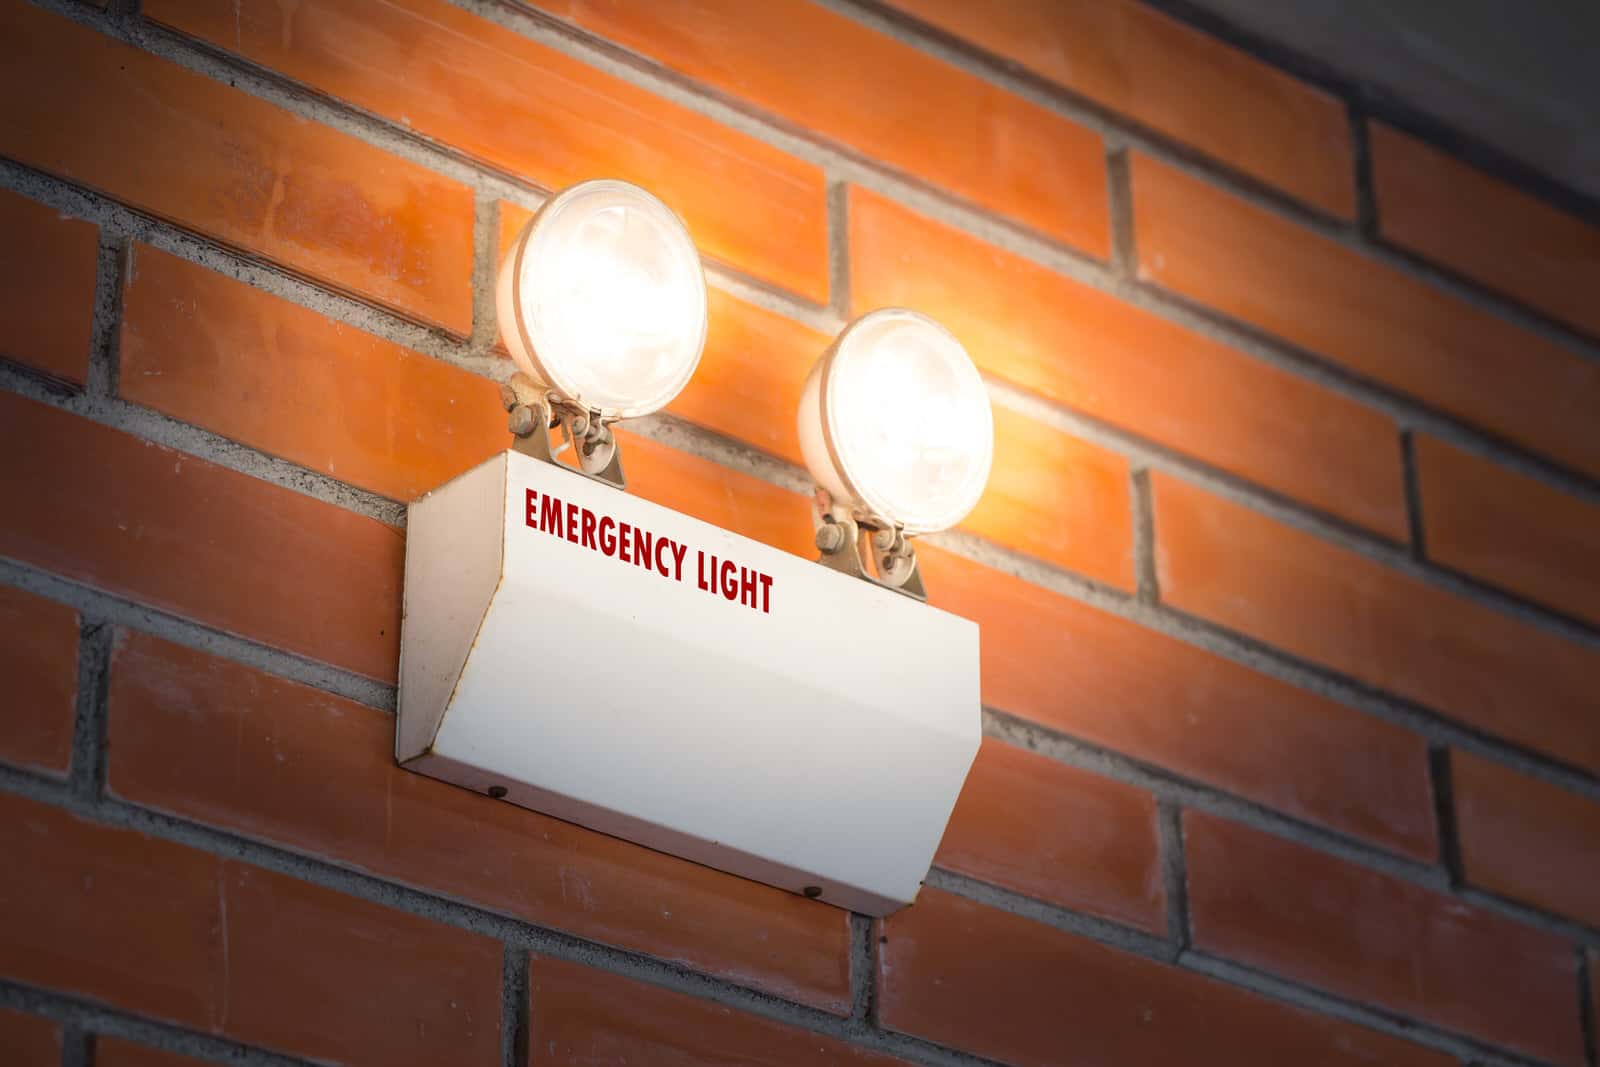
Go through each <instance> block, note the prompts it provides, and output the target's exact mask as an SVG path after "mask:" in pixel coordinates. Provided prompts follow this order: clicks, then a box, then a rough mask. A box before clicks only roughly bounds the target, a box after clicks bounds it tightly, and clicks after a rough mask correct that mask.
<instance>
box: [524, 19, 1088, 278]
mask: <svg viewBox="0 0 1600 1067" xmlns="http://www.w3.org/2000/svg"><path fill="white" fill-rule="evenodd" d="M526 2H530V3H531V4H532V6H535V7H540V8H543V9H545V10H546V11H549V12H550V13H552V14H554V15H557V16H559V17H562V18H565V19H567V20H569V21H571V22H574V23H576V24H578V25H580V26H582V27H583V28H584V29H586V30H590V31H592V32H594V33H596V34H598V35H600V36H602V37H607V38H610V39H611V40H613V41H615V42H617V43H618V44H621V45H623V46H624V47H626V48H630V49H632V50H634V51H635V52H639V53H641V54H643V55H644V56H646V57H647V58H650V59H653V60H655V61H657V62H658V63H661V64H662V65H664V66H666V67H668V68H671V69H672V70H675V71H678V72H679V73H681V74H684V75H687V76H688V77H690V78H692V79H694V80H696V81H699V82H703V83H705V84H706V85H707V86H709V87H710V88H712V89H714V90H717V91H719V92H721V93H725V94H727V95H728V96H731V97H734V98H736V99H739V100H743V101H745V102H748V103H750V104H752V105H754V106H755V107H757V108H760V109H762V110H764V111H768V112H771V113H773V114H775V115H777V116H778V117H780V118H782V119H784V120H786V121H787V122H789V123H792V124H793V125H795V126H798V127H800V128H801V129H802V130H808V131H811V132H813V133H815V134H818V135H820V136H822V137H824V138H827V139H829V140H832V141H836V142H838V143H839V144H841V145H843V146H844V147H845V148H847V149H849V150H851V151H853V152H855V153H860V154H862V155H865V156H868V157H871V158H873V159H877V160H881V161H882V162H884V163H887V164H888V165H889V166H890V167H893V168H895V169H896V170H898V171H901V172H903V173H906V174H909V175H911V176H912V177H914V178H916V179H918V180H920V181H924V182H927V183H930V184H932V185H936V186H939V187H941V188H944V189H948V190H949V191H950V192H952V193H954V194H956V195H957V196H959V197H961V198H962V199H965V200H969V201H971V202H972V203H974V204H976V205H978V206H979V207H982V208H987V209H988V210H990V211H993V212H995V213H997V214H999V215H1003V216H1005V217H1007V218H1009V219H1011V220H1013V221H1015V222H1019V223H1021V224H1022V225H1024V226H1027V227H1029V228H1031V229H1035V230H1039V231H1041V232H1043V233H1045V234H1047V235H1049V236H1051V237H1054V238H1058V239H1059V240H1061V241H1064V242H1066V243H1067V244H1070V245H1075V246H1077V247H1078V248H1081V249H1083V250H1084V251H1086V252H1088V253H1090V254H1091V255H1096V256H1102V257H1103V256H1105V255H1107V254H1108V252H1109V250H1110V227H1109V223H1108V221H1107V208H1106V177H1105V155H1104V152H1105V149H1104V145H1103V144H1102V143H1101V141H1100V138H1099V137H1098V136H1097V135H1095V134H1094V133H1091V132H1090V131H1089V130H1086V129H1084V128H1083V127H1082V126H1079V125H1077V124H1076V123H1073V122H1069V121H1068V120H1066V119H1064V118H1062V117H1060V116H1059V115H1056V114H1054V113H1053V112H1051V111H1050V110H1048V109H1047V108H1044V107H1041V106H1040V105H1038V104H1034V103H1032V102H1030V101H1028V100H1025V99H1023V98H1022V97H1020V96H1015V95H1013V94H1011V93H1008V92H1006V91H1005V90H1003V89H1001V88H999V87H998V86H995V85H993V84H991V83H990V82H987V81H984V80H983V79H981V78H978V77H976V76H974V75H971V74H968V73H966V72H964V71H962V70H960V69H958V68H956V67H954V66H952V65H950V64H948V63H945V62H943V61H942V60H939V59H936V58H934V57H933V56H930V55H927V54H926V53H924V52H922V51H920V50H919V49H917V48H914V47H912V46H911V45H908V44H903V43H901V42H899V41H896V40H894V39H893V38H891V37H888V36H886V35H884V34H881V33H878V32H877V31H875V30H873V29H871V28H869V27H867V26H864V25H863V24H861V23H860V22H857V21H856V20H854V19H852V18H849V17H848V16H845V15H841V14H837V13H835V12H833V11H829V10H828V9H827V8H825V7H822V6H821V5H818V4H813V3H810V2H808V0H766V2H764V3H762V4H759V5H751V4H747V3H743V2H741V0H656V2H654V3H649V4H639V3H627V2H624V0H598V2H596V0H526Z"/></svg>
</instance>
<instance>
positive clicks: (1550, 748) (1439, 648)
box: [1151, 473, 1600, 770]
mask: <svg viewBox="0 0 1600 1067" xmlns="http://www.w3.org/2000/svg"><path fill="white" fill-rule="evenodd" d="M1151 487H1152V490H1153V493H1154V498H1155V533H1156V570H1157V577H1158V580H1159V582H1160V585H1161V597H1162V599H1163V600H1164V601H1165V602H1166V603H1167V604H1169V605H1171V606H1172V607H1175V608H1177V609H1178V610H1180V611H1184V612H1188V613H1190V614H1193V615H1199V616H1201V617H1203V618H1207V619H1210V620H1212V621H1213V622H1217V623H1220V624H1221V625H1223V626H1226V627H1228V628H1229V629H1231V630H1236V631H1238V632H1240V633H1243V634H1245V635H1247V636H1249V637H1253V638H1255V639H1257V640H1259V641H1264V642H1266V643H1267V644H1270V645H1275V646H1277V647H1279V648H1281V649H1283V650H1284V651H1286V652H1289V653H1290V654H1292V655H1295V656H1300V657H1302V658H1304V659H1308V660H1314V661H1316V662H1318V663H1322V664H1325V665H1327V666H1329V667H1332V668H1333V669H1335V670H1337V671H1341V672H1343V673H1345V674H1349V675H1353V676H1354V677H1356V678H1358V679H1360V680H1361V681H1363V682H1367V683H1370V684H1371V685H1374V686H1377V687H1379V688H1381V689H1387V690H1389V691H1390V692H1393V693H1396V694H1398V695H1400V696H1402V697H1405V698H1407V699H1410V700H1414V701H1417V702H1418V703H1421V704H1426V705H1428V706H1429V707H1432V708H1435V709H1437V710H1438V711H1440V712H1442V713H1443V714H1445V715H1448V716H1450V717H1452V718H1454V719H1457V720H1459V721H1461V722H1464V723H1467V724H1468V725H1470V726H1474V727H1476V728H1478V729H1481V730H1485V731H1488V732H1490V733H1494V734H1498V735H1499V736H1501V737H1504V738H1505V739H1507V740H1509V741H1512V742H1515V743H1517V744H1520V745H1525V746H1527V747H1529V748H1532V749H1537V750H1539V751H1541V752H1546V753H1548V754H1550V755H1551V756H1554V757H1555V758H1557V759H1560V760H1563V761H1566V762H1568V763H1572V764H1575V765H1577V766H1581V767H1587V768H1589V769H1591V770H1594V769H1596V768H1600V692H1597V691H1596V690H1595V687H1594V685H1593V679H1594V678H1595V677H1596V673H1597V672H1600V653H1596V652H1595V651H1594V650H1592V649H1588V648H1585V647H1583V646H1582V645H1578V644H1575V643H1573V642H1570V641H1567V640H1565V639H1564V638H1561V637H1558V636H1556V635H1555V634H1553V633H1550V632H1548V631H1545V630H1541V629H1538V628H1536V627H1534V626H1530V625H1528V624H1527V623H1524V622H1521V621H1519V620H1516V619H1513V618H1510V617H1509V616H1506V615H1501V614H1499V613H1498V612H1496V611H1494V610H1492V609H1490V608H1488V607H1485V606H1483V605H1482V604H1479V603H1477V602H1476V601H1473V600H1468V599H1467V598H1465V597H1462V596H1458V595H1456V594H1454V593H1450V592H1446V591H1445V590H1443V589H1440V588H1439V587H1437V586H1435V585H1432V584H1430V583H1428V582H1425V581H1423V580H1421V579H1418V578H1413V577H1410V576H1408V575H1405V574H1401V573H1399V572H1396V571H1392V570H1390V569H1388V568H1386V567H1384V566H1383V565H1381V564H1379V563H1377V562H1375V561H1373V560H1371V559H1368V558H1367V557H1365V556H1362V555H1360V554H1358V553H1356V552H1353V551H1351V550H1349V549H1345V548H1340V547H1337V546H1335V545H1333V544H1330V543H1328V542H1326V541H1323V540H1320V539H1319V538H1317V537H1315V536H1313V535H1312V534H1309V533H1305V532H1303V531H1300V530H1296V529H1293V528H1291V527H1288V526H1285V525H1283V524H1282V523H1280V522H1278V521H1277V520H1275V519H1270V518H1267V517H1266V516H1265V515H1261V514H1259V513H1257V512H1254V511H1251V510H1249V509H1248V508H1245V507H1243V506H1241V505H1239V504H1235V503H1231V502H1229V501H1225V500H1222V499H1220V498H1218V497H1214V496H1211V495H1209V494H1207V493H1205V492H1204V491H1202V490H1200V489H1197V488H1195V487H1194V486H1191V485H1186V484H1185V483H1183V482H1180V481H1178V480H1176V479H1174V478H1171V477H1168V476H1167V475H1165V474H1160V473H1157V474H1155V475H1153V476H1152V477H1151Z"/></svg>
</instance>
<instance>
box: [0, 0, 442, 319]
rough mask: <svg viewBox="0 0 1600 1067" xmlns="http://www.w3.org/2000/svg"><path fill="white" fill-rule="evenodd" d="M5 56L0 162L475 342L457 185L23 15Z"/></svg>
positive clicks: (15, 9)
mask: <svg viewBox="0 0 1600 1067" xmlns="http://www.w3.org/2000/svg"><path fill="white" fill-rule="evenodd" d="M0 42H3V43H0V95H3V96H4V97H5V98H7V99H9V100H13V101H17V102H18V106H15V107H10V108H7V109H5V112H4V113H3V114H0V153H3V154H5V155H6V156H9V157H10V158H12V159H14V160H16V161H17V162H19V163H23V164H25V165H27V166H30V167H36V168H38V169H40V170H44V171H48V172H49V173H51V174H55V175H59V176H60V177H63V178H66V179H67V180H69V181H73V182H77V183H79V184H82V185H87V186H90V187H92V188H94V189H97V190H99V191H101V192H103V193H105V194H106V195H108V196H111V197H113V198H115V199H118V200H122V201H125V202H126V203H128V204H129V205H131V206H133V207H135V208H138V209H139V210H140V211H144V212H148V213H150V214H152V215H158V216H161V217H162V218H165V219H168V220H170V221H172V222H175V223H177V224H178V225H180V226H185V227H188V228H190V229H194V230H198V231H199V232H201V233H204V234H206V235H207V236H210V237H213V238H215V239H216V240H218V241H221V242H223V243H225V244H229V245H235V246H238V247H240V248H243V249H247V250H248V251H251V252H255V253H259V254H261V255H264V256H267V257H269V258H272V259H276V260H278V261H279V262H281V263H283V264H284V265H285V266H288V267H290V268H292V269H293V270H296V271H299V272H302V273H304V274H308V275H310V276H312V277H313V278H318V279H321V280H322V281H325V282H328V283H330V284H332V285H334V286H337V287H339V288H342V289H348V290H350V291H352V292H354V293H356V294H358V295H360V296H363V297H367V298H370V299H372V300H376V301H378V302H379V303H382V304H386V305H388V306H390V307H393V308H395V309H396V310H399V311H401V312H404V313H406V314H408V315H412V316H414V317H416V318H419V319H422V320H424V321H426V322H431V323H436V324H438V325H440V326H442V327H444V328H445V329H448V330H451V331H452V332H455V333H458V334H462V335H465V334H467V333H468V332H469V331H470V330H471V328H472V291H471V288H470V285H469V282H470V279H471V276H472V223H473V206H472V191H471V190H470V189H468V188H467V187H466V186H464V185H462V184H460V183H458V182H454V181H450V180H448V179H446V178H442V177H440V176H439V175H437V174H433V173H431V172H429V171H427V170H424V169H423V168H422V167H420V166H417V165H416V164H413V163H408V162H406V161H405V160H402V159H399V158H397V157H395V156H392V155H390V154H389V153H387V152H384V151H381V150H379V149H377V148H373V147H372V146H370V145H368V144H365V143H363V142H361V141H358V140H356V139H355V138H354V137H350V136H347V135H345V134H343V133H340V132H338V131H336V130H333V129H331V128H329V127H326V126H321V125H318V124H317V123H315V122H308V121H307V120H305V119H302V118H299V117H297V116H294V115H291V114H289V113H288V112H286V111H283V110H281V109H280V108H277V107H275V106H273V105H271V104H268V103H266V102H265V101H262V100H258V99H256V98H255V97H252V96H248V95H246V94H245V93H243V92H239V91H237V90H234V89H230V88H228V87H227V86H224V85H222V84H220V83H218V82H215V81H212V80H210V79H209V78H206V77H204V76H202V75H199V74H196V73H194V72H192V71H188V70H184V69H182V68H180V67H178V66H175V65H173V64H171V63H168V62H166V61H165V60H161V59H158V58H156V57H155V56H152V55H149V54H148V53H145V52H141V51H139V50H138V49H136V48H133V47H131V46H129V45H126V44H122V43H121V42H118V41H114V40H112V39H111V38H109V37H105V36H102V35H101V34H99V33H96V32H95V31H93V30H91V29H89V28H87V27H84V26H79V25H77V24H75V23H72V22H69V21H67V20H66V19H63V18H61V17H59V16H56V15H51V14H47V13H46V12H43V11H40V10H39V9H38V8H35V7H33V6H31V5H29V4H22V3H8V4H6V5H5V9H4V11H3V12H0ZM86 130H93V131H94V136H86V135H85V132H84V131H86Z"/></svg>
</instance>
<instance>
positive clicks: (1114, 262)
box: [1106, 139, 1139, 281]
mask: <svg viewBox="0 0 1600 1067" xmlns="http://www.w3.org/2000/svg"><path fill="white" fill-rule="evenodd" d="M1106 201H1107V209H1106V211H1107V218H1108V219H1109V220H1110V223H1111V264H1110V270H1109V273H1110V275H1111V277H1113V278H1118V279H1122V280H1124V281H1130V280H1132V279H1133V278H1135V277H1136V276H1137V274H1138V269H1139V252H1138V246H1137V242H1136V239H1135V234H1134V226H1133V170H1132V167H1131V165H1130V162H1129V159H1128V150H1127V148H1126V147H1124V146H1123V145H1122V143H1121V142H1120V141H1117V142H1113V141H1111V140H1109V139H1108V140H1107V142H1106Z"/></svg>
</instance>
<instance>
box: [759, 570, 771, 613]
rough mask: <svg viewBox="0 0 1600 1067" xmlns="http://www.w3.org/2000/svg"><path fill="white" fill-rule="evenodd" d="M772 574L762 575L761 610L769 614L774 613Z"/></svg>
mask: <svg viewBox="0 0 1600 1067" xmlns="http://www.w3.org/2000/svg"><path fill="white" fill-rule="evenodd" d="M771 594H772V575H770V574H763V575H762V576H761V610H762V611H764V612H766V613H767V614H768V615H771V614H772V596H771Z"/></svg>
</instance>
